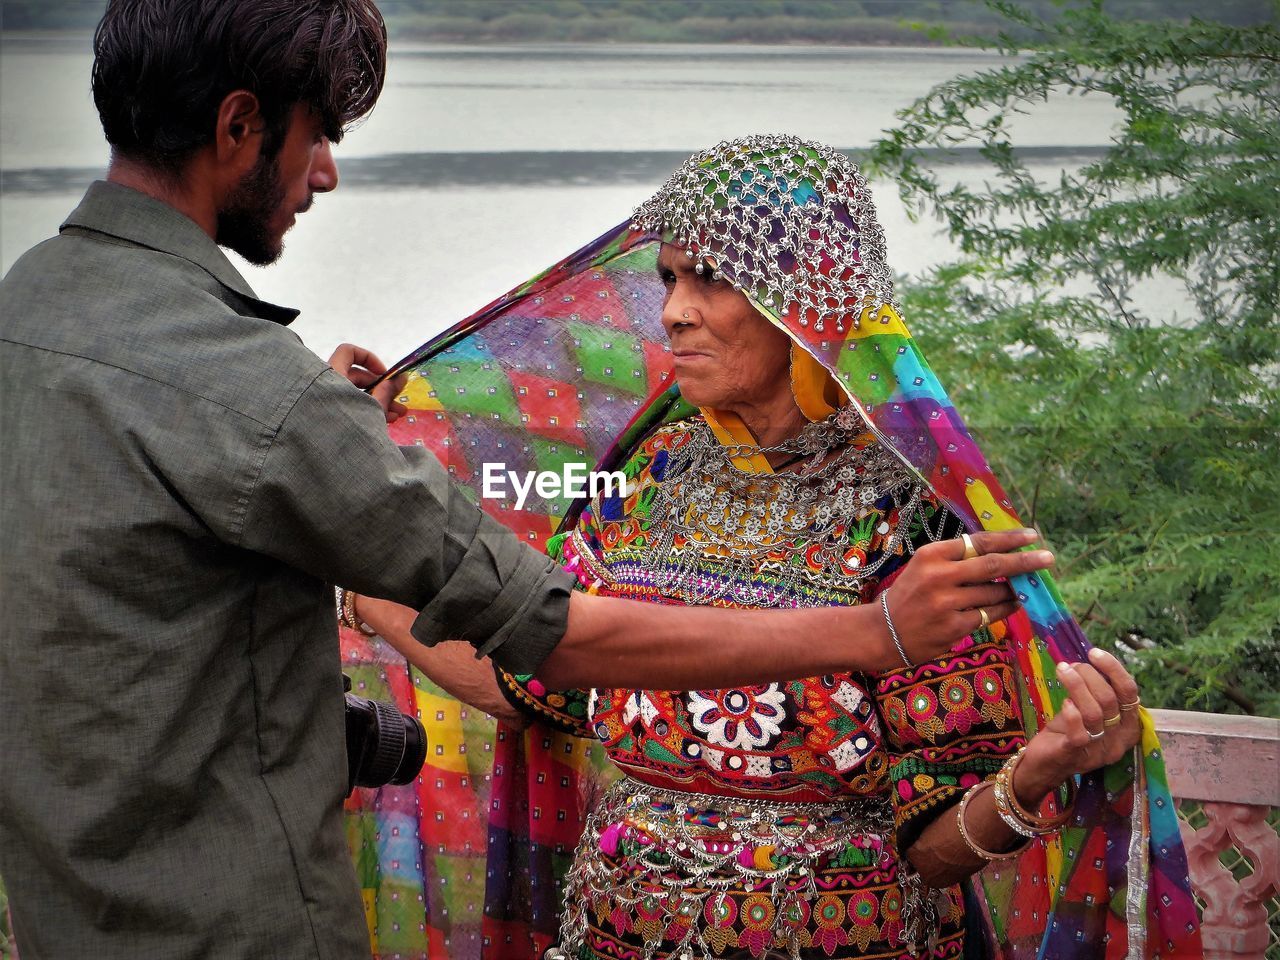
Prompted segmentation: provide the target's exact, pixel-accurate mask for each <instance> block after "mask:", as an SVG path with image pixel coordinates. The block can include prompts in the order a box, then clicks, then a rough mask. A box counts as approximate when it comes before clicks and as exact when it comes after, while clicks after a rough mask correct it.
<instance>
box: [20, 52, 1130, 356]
mask: <svg viewBox="0 0 1280 960" xmlns="http://www.w3.org/2000/svg"><path fill="white" fill-rule="evenodd" d="M1000 62H1001V61H1000V60H999V58H996V57H994V56H992V55H990V54H987V53H982V52H976V51H968V50H939V49H932V48H930V49H902V48H851V47H831V48H823V47H747V46H675V45H638V46H613V45H609V46H595V45H562V46H516V47H498V46H491V47H458V46H442V45H411V44H394V43H393V45H392V48H391V56H390V62H389V67H388V78H387V88H386V92H385V93H384V95H383V97H382V100H381V102H380V103H379V105H378V107H377V109H376V110H375V111H374V113H373V115H372V116H371V117H370V118H369V120H368V121H367V122H366V123H364V124H363V125H362V126H360V127H359V128H358V129H356V130H354V131H352V132H351V133H350V134H349V135H348V136H347V138H346V139H345V140H344V141H343V143H342V144H341V145H340V146H339V147H338V148H337V154H336V155H337V158H338V161H339V166H340V170H341V173H342V177H343V183H342V185H341V186H340V188H339V189H338V190H337V192H335V193H333V194H330V195H327V196H323V197H321V198H319V199H318V201H317V203H316V206H315V208H314V209H313V210H312V211H311V212H310V213H308V214H307V215H306V216H305V217H302V218H300V220H299V224H298V226H296V227H295V228H294V230H293V231H292V232H291V233H290V234H289V237H288V241H287V250H286V253H285V256H284V258H283V259H282V260H281V261H280V262H279V263H278V264H276V265H275V266H273V267H270V268H266V269H260V268H256V267H251V266H249V265H247V264H242V266H243V271H244V273H245V275H246V276H247V277H248V279H249V282H250V283H251V284H252V285H253V286H254V288H255V289H256V290H257V292H258V293H259V295H260V296H262V297H264V298H265V299H268V300H272V301H275V302H278V303H283V304H288V305H291V306H296V307H300V308H301V309H302V311H303V314H302V317H301V318H300V319H299V320H298V321H296V323H295V324H294V329H295V330H296V331H297V332H298V333H299V335H300V336H301V337H302V338H303V340H304V341H305V342H306V343H307V344H308V345H309V346H310V347H311V348H312V349H314V350H316V351H317V352H318V353H321V354H322V355H325V356H327V355H328V353H329V351H330V350H331V349H332V348H333V347H334V346H335V345H336V344H337V343H339V342H340V341H342V340H344V339H345V340H352V341H354V342H357V343H360V344H363V345H365V346H368V347H370V348H371V349H373V350H375V351H376V352H378V353H379V354H381V355H382V357H383V359H384V360H387V361H388V362H390V361H392V360H394V359H398V358H399V357H401V356H403V355H404V354H406V353H408V352H409V351H410V350H411V349H413V348H414V347H416V346H418V344H420V343H421V342H423V341H424V340H426V339H427V338H428V337H430V336H431V335H432V334H433V333H435V332H437V331H439V330H441V329H443V328H444V327H446V326H448V325H450V324H452V323H454V322H455V321H457V320H459V319H461V318H462V317H464V316H466V315H467V314H468V313H471V312H472V311H474V310H476V309H477V308H479V307H480V306H482V305H484V304H485V303H487V302H489V301H490V300H492V299H493V298H494V297H496V296H497V295H499V294H501V293H502V292H504V291H505V290H507V289H509V288H511V287H513V286H515V285H516V284H518V283H520V282H521V281H523V280H524V279H526V278H527V277H529V276H530V275H532V274H533V273H535V272H537V271H538V270H540V269H542V268H543V267H546V266H547V265H549V264H550V263H552V262H554V261H555V260H557V259H559V258H560V257H562V256H564V255H565V254H567V253H569V252H571V251H572V250H574V249H576V248H577V247H579V246H582V245H583V244H584V243H586V242H587V241H589V240H591V239H592V238H594V237H596V236H597V235H599V234H600V233H602V232H603V231H604V230H605V229H607V228H608V227H611V226H613V225H614V224H616V223H618V222H619V221H621V220H622V219H624V218H625V217H626V216H628V214H629V213H630V211H631V210H632V208H633V207H634V206H635V205H636V204H638V203H639V202H640V201H642V200H643V199H645V197H647V196H648V195H649V194H650V193H652V192H653V190H654V189H655V188H656V187H657V186H658V185H659V184H660V183H661V182H662V181H663V179H665V177H666V175H667V174H668V173H670V172H671V170H673V169H674V168H675V166H676V165H677V164H678V163H679V162H680V160H681V159H683V157H684V156H687V155H688V154H689V153H692V152H693V151H695V150H698V149H701V148H703V147H707V146H710V145H712V144H714V143H716V142H718V141H720V140H723V139H731V138H734V137H739V136H744V135H747V134H751V133H771V132H786V133H794V134H796V135H798V136H802V137H808V138H812V139H817V140H820V141H823V142H826V143H828V144H830V145H832V146H835V147H839V148H843V149H849V150H858V149H861V148H863V147H865V146H866V145H867V144H868V143H869V142H870V141H872V140H873V139H874V138H875V137H876V136H877V135H878V134H879V133H880V131H881V130H883V129H884V128H886V127H888V126H891V125H892V123H893V118H894V117H893V115H894V111H895V110H898V109H900V108H902V107H905V106H907V105H908V104H909V103H911V102H912V101H913V100H914V99H915V98H916V97H918V96H921V95H922V94H924V93H925V92H926V91H927V90H928V89H929V88H930V87H931V86H932V85H933V84H935V83H939V82H941V81H943V80H946V79H948V78H950V77H953V76H956V75H957V74H960V73H967V72H972V71H975V70H979V69H984V68H990V67H995V66H998V65H999V64H1000ZM90 63H91V56H90V54H89V39H88V37H87V36H84V37H81V36H76V37H60V38H56V39H39V38H26V37H7V38H5V39H4V41H3V43H2V44H0V175H2V177H3V180H2V183H3V192H2V193H0V269H3V270H8V268H9V266H10V265H11V264H12V263H13V261H14V260H15V259H17V257H18V256H20V255H21V254H22V252H23V251H24V250H26V249H27V248H28V247H30V246H31V245H33V244H34V243H37V242H38V241H40V240H41V239H43V238H45V237H48V236H51V235H53V233H55V232H56V230H57V226H58V224H59V223H60V222H61V220H62V218H63V217H64V216H65V215H66V214H67V213H68V212H69V211H70V210H71V208H72V207H73V206H74V205H75V203H76V201H77V200H78V198H79V196H80V194H81V192H82V191H83V189H84V186H85V185H86V184H87V183H88V182H89V181H90V180H92V179H94V178H95V177H97V176H100V175H101V172H102V170H103V168H104V167H105V161H106V153H107V150H106V144H105V141H104V140H103V138H102V134H101V130H100V128H99V126H98V120H97V115H96V113H95V112H94V109H93V103H92V98H91V96H90V94H89V68H90ZM1115 119H1116V117H1115V114H1114V113H1113V111H1112V108H1111V107H1110V106H1109V104H1107V103H1105V102H1104V101H1102V100H1095V99H1070V100H1067V99H1064V100H1062V101H1061V102H1054V103H1050V104H1049V105H1048V106H1047V107H1045V108H1043V109H1041V110H1039V111H1038V112H1037V113H1036V114H1035V115H1033V116H1030V117H1026V118H1020V121H1019V125H1015V130H1016V131H1017V142H1019V143H1020V144H1025V145H1030V146H1033V147H1035V148H1037V149H1036V150H1035V151H1034V158H1035V159H1034V163H1033V170H1034V171H1035V172H1036V173H1037V174H1039V175H1043V176H1053V175H1055V174H1056V172H1057V171H1058V170H1060V169H1062V168H1063V167H1064V166H1068V167H1070V166H1074V165H1076V164H1078V163H1079V162H1080V158H1081V157H1082V156H1088V155H1090V154H1092V153H1096V152H1097V150H1098V148H1099V147H1101V146H1103V145H1105V144H1106V143H1107V142H1108V139H1109V137H1110V131H1111V128H1112V124H1113V123H1114V122H1115ZM948 175H949V177H955V178H956V179H962V180H969V181H980V180H981V178H982V176H983V170H982V168H980V167H978V166H977V165H976V164H971V163H963V162H962V163H958V164H955V165H954V166H952V167H950V168H949V170H948ZM875 196H876V199H877V203H878V205H879V208H880V218H881V222H882V223H883V224H884V228H885V231H886V234H887V236H888V244H889V255H890V262H891V263H892V265H893V266H894V268H895V269H896V270H898V271H900V272H916V271H920V270H923V269H926V268H927V267H929V266H930V265H932V264H935V263H939V262H942V261H944V260H946V259H947V258H948V257H949V256H950V255H951V253H952V252H953V251H952V250H951V248H950V246H949V244H948V242H947V241H946V239H945V238H943V237H940V236H939V235H938V233H937V226H936V224H935V223H934V222H932V221H924V222H919V223H913V222H911V221H910V220H909V218H908V217H907V214H906V211H905V210H904V209H903V207H902V205H901V203H900V202H899V201H898V198H897V195H896V191H895V190H894V189H893V187H892V185H890V184H884V183H880V184H876V185H875Z"/></svg>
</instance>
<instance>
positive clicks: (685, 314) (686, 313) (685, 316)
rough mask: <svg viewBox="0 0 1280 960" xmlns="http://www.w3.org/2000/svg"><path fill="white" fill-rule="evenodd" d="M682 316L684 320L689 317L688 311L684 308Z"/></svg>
mask: <svg viewBox="0 0 1280 960" xmlns="http://www.w3.org/2000/svg"><path fill="white" fill-rule="evenodd" d="M684 318H685V319H686V320H688V319H689V311H688V310H686V311H685V312H684Z"/></svg>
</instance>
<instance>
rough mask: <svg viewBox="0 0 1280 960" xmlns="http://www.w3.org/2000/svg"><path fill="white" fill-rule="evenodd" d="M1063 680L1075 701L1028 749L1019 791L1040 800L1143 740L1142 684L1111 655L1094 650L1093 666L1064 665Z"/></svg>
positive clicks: (1060, 672) (1017, 786) (1091, 654)
mask: <svg viewBox="0 0 1280 960" xmlns="http://www.w3.org/2000/svg"><path fill="white" fill-rule="evenodd" d="M1058 679H1059V680H1061V681H1062V685H1063V686H1064V687H1066V689H1067V694H1068V696H1069V699H1068V700H1067V701H1066V702H1065V703H1063V705H1062V709H1061V710H1060V711H1059V712H1058V714H1057V716H1055V717H1054V718H1053V719H1052V720H1050V721H1049V723H1048V724H1046V725H1045V727H1044V729H1042V730H1041V731H1040V732H1039V733H1037V734H1036V735H1035V736H1034V737H1032V738H1031V741H1030V742H1029V743H1028V744H1027V752H1026V754H1025V755H1024V756H1023V758H1022V760H1021V762H1020V763H1019V764H1018V771H1017V780H1016V783H1015V790H1016V792H1017V793H1018V795H1019V796H1020V797H1021V796H1023V795H1026V797H1027V799H1031V800H1034V799H1037V798H1038V797H1037V795H1039V796H1043V795H1044V794H1045V793H1047V792H1048V791H1049V790H1052V789H1054V788H1055V787H1057V786H1058V785H1060V784H1061V783H1063V782H1064V781H1065V780H1066V779H1067V778H1068V777H1070V776H1073V775H1075V774H1077V773H1087V772H1088V771H1090V770H1096V769H1097V768H1098V767H1104V766H1106V765H1108V764H1111V763H1115V762H1116V761H1117V760H1119V759H1121V758H1122V757H1123V756H1124V755H1125V754H1126V753H1128V752H1129V750H1130V749H1131V748H1132V747H1133V745H1134V744H1136V743H1137V742H1138V740H1139V739H1140V737H1141V736H1142V728H1141V725H1140V723H1139V721H1138V707H1137V704H1138V702H1139V700H1138V684H1137V682H1136V681H1135V680H1134V679H1133V677H1132V676H1130V674H1129V671H1128V670H1126V669H1125V668H1124V664H1122V663H1121V662H1120V661H1119V660H1118V659H1116V658H1115V657H1114V656H1113V655H1111V654H1110V653H1107V652H1106V651H1105V650H1100V649H1098V648H1096V647H1095V648H1094V649H1092V650H1090V651H1089V662H1088V663H1072V664H1067V663H1061V664H1059V665H1058Z"/></svg>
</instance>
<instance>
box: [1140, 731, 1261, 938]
mask: <svg viewBox="0 0 1280 960" xmlns="http://www.w3.org/2000/svg"><path fill="white" fill-rule="evenodd" d="M1151 713H1152V716H1153V717H1154V718H1155V722H1156V729H1157V730H1158V731H1159V732H1160V744H1161V746H1162V748H1163V749H1164V756H1165V765H1166V768H1167V769H1168V772H1169V788H1170V790H1171V791H1172V792H1173V796H1174V798H1175V799H1176V801H1177V803H1178V812H1179V815H1180V816H1181V818H1182V840H1183V843H1184V844H1186V848H1187V862H1188V865H1189V866H1190V868H1191V883H1192V885H1193V886H1194V887H1195V891H1196V899H1197V900H1198V901H1199V904H1200V911H1201V923H1202V931H1203V934H1204V955H1205V960H1228V958H1230V960H1246V958H1247V960H1280V836H1277V828H1278V827H1280V813H1278V810H1280V720H1271V719H1267V718H1265V717H1236V716H1227V715H1224V714H1217V713H1190V712H1185V711H1181V710H1153V711H1151Z"/></svg>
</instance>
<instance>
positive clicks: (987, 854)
mask: <svg viewBox="0 0 1280 960" xmlns="http://www.w3.org/2000/svg"><path fill="white" fill-rule="evenodd" d="M994 787H995V784H994V783H992V782H991V781H990V780H982V781H980V782H979V783H975V784H974V785H973V786H972V787H970V788H969V789H968V790H967V791H965V795H964V797H962V798H961V800H960V809H958V810H957V811H956V826H957V827H958V828H959V829H960V839H961V840H963V841H964V842H965V846H967V847H968V848H969V849H970V850H972V851H973V853H974V855H975V856H978V857H981V858H982V859H983V860H986V861H988V862H990V861H993V860H1012V859H1013V858H1014V857H1016V856H1017V855H1018V854H1020V853H1022V851H1023V850H1025V849H1026V848H1027V847H1028V846H1029V845H1030V844H1031V839H1030V838H1029V837H1028V838H1027V839H1025V840H1024V841H1023V842H1022V843H1020V844H1018V845H1017V846H1016V847H1014V848H1013V849H1012V850H1006V851H1004V852H1002V853H992V852H991V851H990V850H984V849H983V848H982V847H980V846H978V845H977V844H976V843H974V842H973V837H971V836H969V830H968V828H966V827H965V825H964V814H965V811H966V810H968V809H969V801H970V800H972V799H973V798H974V797H976V796H977V795H978V794H979V793H981V792H982V791H983V790H988V789H992V788H994Z"/></svg>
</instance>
